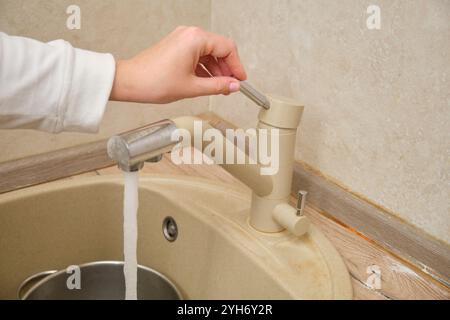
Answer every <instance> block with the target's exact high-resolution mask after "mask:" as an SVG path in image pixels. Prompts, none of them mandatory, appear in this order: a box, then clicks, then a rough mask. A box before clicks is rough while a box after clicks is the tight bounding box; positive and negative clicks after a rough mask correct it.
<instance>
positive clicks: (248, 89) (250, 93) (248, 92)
mask: <svg viewBox="0 0 450 320" xmlns="http://www.w3.org/2000/svg"><path fill="white" fill-rule="evenodd" d="M240 91H241V92H242V93H243V94H244V95H245V96H246V97H247V98H249V99H250V100H252V101H253V102H254V103H256V104H257V105H258V106H260V107H262V108H264V109H266V110H268V109H270V102H269V99H267V97H266V96H265V95H264V94H262V93H261V92H259V91H258V90H256V89H255V88H254V87H253V86H251V85H250V83H248V82H247V81H241V89H240Z"/></svg>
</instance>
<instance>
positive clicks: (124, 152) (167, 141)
mask: <svg viewBox="0 0 450 320" xmlns="http://www.w3.org/2000/svg"><path fill="white" fill-rule="evenodd" d="M176 129H177V127H176V125H175V124H174V123H173V121H171V120H162V121H159V122H155V123H152V124H150V125H147V126H145V127H142V128H137V129H135V130H132V131H129V132H126V133H123V134H121V135H118V136H113V137H111V138H110V139H109V141H108V146H107V150H108V155H109V157H110V158H111V159H113V160H115V161H116V162H117V164H118V165H119V167H120V168H121V169H122V170H124V171H127V172H130V171H138V170H140V169H141V168H142V166H143V165H144V162H146V161H147V162H157V161H159V160H160V159H161V155H162V154H164V153H166V152H169V151H171V150H172V148H173V147H174V146H175V144H177V143H178V141H173V140H172V133H173V132H174V131H175V130H176Z"/></svg>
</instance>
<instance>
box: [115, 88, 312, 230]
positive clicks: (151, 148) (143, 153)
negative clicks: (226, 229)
mask: <svg viewBox="0 0 450 320" xmlns="http://www.w3.org/2000/svg"><path fill="white" fill-rule="evenodd" d="M267 99H268V101H269V103H270V107H269V108H262V109H261V111H260V113H259V116H258V119H259V121H258V125H257V128H259V129H266V130H267V131H268V133H269V135H272V134H277V136H278V138H279V140H278V141H279V169H278V172H277V173H275V174H274V175H261V173H260V169H261V168H262V167H264V166H263V165H261V164H260V163H256V164H251V163H250V161H247V160H248V155H246V154H244V155H243V156H244V157H245V158H246V161H245V164H221V166H222V167H223V168H224V169H225V170H227V171H228V172H230V173H231V174H232V175H233V176H235V177H236V178H238V179H239V180H241V181H242V182H243V183H244V184H246V185H247V186H249V187H250V188H251V189H252V191H253V192H252V201H251V208H250V220H249V223H250V225H251V226H252V227H254V228H255V229H257V230H259V231H262V232H280V231H282V230H284V229H288V230H289V231H291V232H292V233H294V234H295V235H298V236H300V235H302V234H304V233H305V232H307V229H308V226H309V222H308V220H307V218H306V217H304V216H303V215H302V214H298V210H297V209H295V208H293V207H292V206H290V205H289V204H288V203H289V200H290V195H291V184H292V175H293V166H294V152H295V141H296V135H297V127H298V125H299V123H300V120H301V116H302V113H303V106H300V105H299V104H298V103H296V102H295V101H293V100H289V99H286V98H280V97H276V96H268V97H267ZM195 121H202V120H201V119H199V118H196V117H179V118H175V119H173V120H163V121H160V122H157V123H154V124H151V125H148V126H145V127H142V128H139V129H136V130H133V131H131V132H127V133H124V134H122V135H119V136H115V137H112V138H111V139H110V140H109V142H108V154H109V156H110V157H111V158H112V159H114V160H115V161H117V162H118V165H119V167H120V168H122V169H123V170H125V171H134V170H139V169H140V168H141V167H142V164H143V162H144V161H148V160H155V159H156V160H158V157H159V156H160V155H161V154H163V153H165V152H169V151H170V150H171V149H172V148H173V147H174V146H175V145H176V144H178V143H179V141H173V140H172V139H171V137H172V134H173V132H174V131H175V130H176V129H185V130H187V131H189V132H190V133H191V137H192V140H193V141H194V140H195V139H196V137H195V135H196V134H199V133H198V132H195V130H194V127H195V126H194V123H195ZM202 124H203V128H205V129H211V128H212V127H211V126H210V125H209V124H208V123H206V122H204V121H203V123H202ZM275 129H276V130H275ZM200 134H201V133H200ZM197 139H199V140H200V141H203V139H202V137H197ZM267 141H268V143H270V141H271V139H270V138H269V139H267ZM191 145H193V146H194V147H196V148H198V149H199V150H200V151H201V152H203V150H204V148H205V146H206V145H207V143H205V142H204V143H203V144H201V145H196V144H195V143H192V144H191ZM230 148H232V149H233V154H234V155H236V154H238V153H245V151H243V150H240V149H239V148H237V147H236V146H235V145H234V142H232V141H229V140H227V139H224V155H225V152H226V150H231V149H230ZM268 150H271V148H270V146H268Z"/></svg>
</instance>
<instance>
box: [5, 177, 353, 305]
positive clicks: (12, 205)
mask: <svg viewBox="0 0 450 320" xmlns="http://www.w3.org/2000/svg"><path fill="white" fill-rule="evenodd" d="M122 182H123V181H122V177H121V176H120V175H114V176H95V177H86V178H77V179H71V180H64V181H58V182H54V183H50V184H46V185H41V186H36V187H32V188H27V189H24V190H18V191H14V192H11V193H7V194H4V195H1V196H0V261H1V264H0V299H15V298H16V296H17V288H18V287H19V285H20V283H21V282H22V281H23V280H24V279H25V278H27V277H28V276H30V275H33V274H36V273H39V272H42V271H46V270H55V269H57V270H60V269H64V268H66V267H67V266H69V265H74V264H75V265H79V264H83V263H87V262H90V261H102V260H122V259H123V251H122V249H123V243H122V241H123V231H122V224H123V219H122V207H123V203H122V199H123V184H122ZM250 198H251V193H250V190H249V189H247V188H246V187H243V186H239V185H234V184H233V185H230V184H225V183H219V182H214V181H211V180H206V179H201V178H192V177H181V176H164V175H145V174H141V176H140V190H139V200H140V204H139V212H138V223H139V240H138V241H139V242H138V263H139V264H141V265H144V266H147V267H150V268H153V269H155V270H157V271H159V272H161V273H163V274H164V275H166V276H167V277H168V278H169V279H171V280H172V281H173V283H175V284H176V285H177V286H178V288H179V289H180V291H181V293H182V295H183V297H184V298H187V299H350V298H351V297H352V288H351V284H350V277H349V274H348V272H347V269H346V267H345V265H344V263H343V261H342V259H341V258H340V256H339V254H338V253H337V251H336V250H335V249H334V248H333V246H332V245H331V243H330V242H329V241H328V240H327V239H326V238H325V236H323V235H322V233H320V232H319V230H318V229H316V228H315V227H313V226H312V227H311V230H310V232H309V233H308V234H307V235H305V236H303V237H301V238H296V237H294V236H292V235H290V234H289V233H287V232H280V233H274V234H266V233H260V232H258V231H256V230H254V229H253V228H251V227H250V226H249V225H248V221H247V219H248V216H249V214H248V211H249V207H250ZM167 216H171V217H173V218H174V219H175V221H176V224H177V226H178V237H177V239H176V240H175V241H173V242H170V241H168V240H167V239H166V238H165V237H164V234H163V232H162V225H163V221H164V219H165V218H166V217H167ZM81 281H82V279H81Z"/></svg>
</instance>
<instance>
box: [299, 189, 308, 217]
mask: <svg viewBox="0 0 450 320" xmlns="http://www.w3.org/2000/svg"><path fill="white" fill-rule="evenodd" d="M307 194H308V191H305V190H299V191H298V193H297V216H303V215H304V212H303V211H304V209H305V203H306V195H307Z"/></svg>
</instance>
